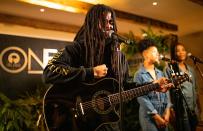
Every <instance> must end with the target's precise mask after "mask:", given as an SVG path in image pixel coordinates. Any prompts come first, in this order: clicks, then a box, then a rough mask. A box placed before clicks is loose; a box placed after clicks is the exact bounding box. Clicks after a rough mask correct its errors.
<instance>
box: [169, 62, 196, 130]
mask: <svg viewBox="0 0 203 131" xmlns="http://www.w3.org/2000/svg"><path fill="white" fill-rule="evenodd" d="M168 65H169V67H170V70H171V74H168V76H170V77H171V78H172V77H173V76H174V75H182V74H181V72H180V70H179V67H178V63H169V64H168ZM173 95H174V94H173ZM173 97H175V98H176V99H175V100H174V110H175V115H176V120H177V121H176V130H177V131H182V130H183V129H184V127H183V120H184V118H183V117H184V115H183V114H184V112H182V111H183V110H184V106H183V102H184V103H185V109H186V113H187V115H188V118H189V117H190V116H191V114H192V111H191V109H190V108H189V105H188V103H187V101H186V97H185V95H184V93H183V91H182V89H181V85H177V86H176V87H175V95H174V96H173ZM190 119H191V118H189V124H190V128H191V131H195V127H194V124H193V122H191V121H190Z"/></svg>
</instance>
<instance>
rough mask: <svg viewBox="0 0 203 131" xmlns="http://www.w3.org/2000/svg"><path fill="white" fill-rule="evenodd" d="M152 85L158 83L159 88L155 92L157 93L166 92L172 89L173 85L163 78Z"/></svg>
mask: <svg viewBox="0 0 203 131" xmlns="http://www.w3.org/2000/svg"><path fill="white" fill-rule="evenodd" d="M154 83H159V85H160V88H159V89H158V90H157V91H159V92H167V91H168V90H169V89H170V88H172V87H174V85H173V83H171V81H170V80H169V79H167V78H165V77H162V78H160V79H158V80H156V81H154Z"/></svg>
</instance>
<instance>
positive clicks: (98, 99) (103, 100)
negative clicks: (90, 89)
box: [92, 91, 112, 114]
mask: <svg viewBox="0 0 203 131" xmlns="http://www.w3.org/2000/svg"><path fill="white" fill-rule="evenodd" d="M108 94H110V93H109V92H107V91H99V92H97V93H95V94H94V96H93V100H92V106H93V109H94V110H95V111H96V112H97V113H99V114H108V113H109V112H110V111H111V110H112V106H111V103H110V102H109V98H108Z"/></svg>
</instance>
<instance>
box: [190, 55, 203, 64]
mask: <svg viewBox="0 0 203 131" xmlns="http://www.w3.org/2000/svg"><path fill="white" fill-rule="evenodd" d="M187 56H188V57H190V58H191V59H192V60H193V61H194V62H199V63H202V64H203V61H202V60H201V59H199V58H197V57H195V56H193V55H192V53H188V54H187Z"/></svg>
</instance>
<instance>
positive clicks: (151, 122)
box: [133, 39, 171, 131]
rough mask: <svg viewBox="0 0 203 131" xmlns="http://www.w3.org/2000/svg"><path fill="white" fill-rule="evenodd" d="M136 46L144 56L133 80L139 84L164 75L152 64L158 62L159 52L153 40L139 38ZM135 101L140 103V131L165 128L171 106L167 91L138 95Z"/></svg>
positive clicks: (162, 130)
mask: <svg viewBox="0 0 203 131" xmlns="http://www.w3.org/2000/svg"><path fill="white" fill-rule="evenodd" d="M138 48H139V51H140V52H141V53H142V56H143V57H144V63H143V65H142V66H141V67H140V69H139V70H138V71H137V72H136V73H135V75H134V79H133V80H134V81H136V82H137V83H139V84H146V83H150V82H152V81H154V80H157V79H159V78H161V77H164V74H163V72H162V71H160V70H159V69H157V68H156V67H155V65H154V64H155V63H156V62H159V52H158V50H157V47H156V46H155V44H154V43H153V41H152V40H150V39H144V40H141V41H140V43H139V47H138ZM137 101H138V103H139V104H140V108H139V121H140V125H141V128H142V131H165V130H167V126H168V123H169V117H170V107H171V103H170V99H169V94H168V92H167V93H162V92H157V91H152V92H150V93H148V94H147V95H144V96H141V97H138V98H137Z"/></svg>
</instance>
